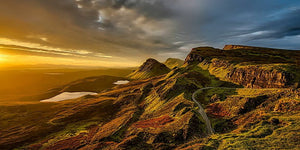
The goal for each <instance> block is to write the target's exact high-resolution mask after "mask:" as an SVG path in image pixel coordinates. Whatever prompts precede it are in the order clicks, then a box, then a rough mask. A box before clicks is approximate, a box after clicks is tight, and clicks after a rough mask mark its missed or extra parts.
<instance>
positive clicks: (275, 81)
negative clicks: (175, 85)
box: [185, 45, 300, 88]
mask: <svg viewBox="0 0 300 150" xmlns="http://www.w3.org/2000/svg"><path fill="white" fill-rule="evenodd" d="M224 49H226V50H233V49H237V50H236V51H224V50H220V49H214V48H210V47H201V48H194V49H193V50H192V51H191V52H190V54H189V55H188V56H187V57H186V59H185V64H187V65H192V64H193V65H195V64H196V65H197V64H199V66H200V67H202V69H204V70H209V72H210V73H211V74H212V75H215V76H217V77H219V78H220V79H221V80H225V81H230V82H233V83H236V84H240V85H243V86H245V87H251V88H283V87H295V86H298V82H299V81H298V80H297V78H298V76H299V71H297V70H298V69H299V66H298V65H297V59H298V58H299V56H300V55H299V51H295V52H294V53H293V52H292V51H288V53H290V54H289V56H284V55H283V54H284V53H285V52H284V50H281V51H279V50H274V51H275V52H276V53H283V54H282V58H284V57H285V58H287V57H291V58H290V60H287V59H282V60H279V57H278V58H276V57H275V56H274V58H272V57H273V56H272V55H270V54H268V53H270V52H269V51H271V52H272V49H267V48H265V49H263V48H262V49H260V48H259V47H250V46H240V45H226V46H225V47H224ZM266 49H267V50H268V53H267V54H264V50H266ZM260 52H261V53H260ZM293 55H294V56H293ZM264 57H265V61H263V59H264ZM249 58H251V59H249ZM247 59H249V60H247ZM273 59H274V60H273ZM276 59H277V60H276ZM269 60H270V61H277V62H276V63H278V64H279V63H280V64H279V65H276V64H275V63H272V62H268V61H269ZM286 68H293V69H286ZM289 71H290V72H289Z"/></svg>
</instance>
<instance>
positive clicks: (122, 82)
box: [114, 80, 129, 85]
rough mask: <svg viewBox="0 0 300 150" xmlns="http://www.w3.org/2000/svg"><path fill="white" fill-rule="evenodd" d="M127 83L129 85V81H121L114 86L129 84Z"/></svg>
mask: <svg viewBox="0 0 300 150" xmlns="http://www.w3.org/2000/svg"><path fill="white" fill-rule="evenodd" d="M127 83H129V81H128V80H119V81H116V82H114V84H116V85H121V84H127Z"/></svg>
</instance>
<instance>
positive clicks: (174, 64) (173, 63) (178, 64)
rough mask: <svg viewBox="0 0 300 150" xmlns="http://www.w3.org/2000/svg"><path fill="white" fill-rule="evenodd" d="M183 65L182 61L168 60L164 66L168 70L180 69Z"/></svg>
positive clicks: (176, 59)
mask: <svg viewBox="0 0 300 150" xmlns="http://www.w3.org/2000/svg"><path fill="white" fill-rule="evenodd" d="M183 63H184V60H181V59H178V58H168V59H167V60H166V61H165V62H164V64H165V65H166V66H167V67H168V68H170V69H173V68H174V67H181V66H182V65H183Z"/></svg>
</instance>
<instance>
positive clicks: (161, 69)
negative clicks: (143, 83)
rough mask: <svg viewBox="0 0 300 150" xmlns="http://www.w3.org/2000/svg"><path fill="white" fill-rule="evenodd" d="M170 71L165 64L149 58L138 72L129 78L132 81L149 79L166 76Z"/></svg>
mask: <svg viewBox="0 0 300 150" xmlns="http://www.w3.org/2000/svg"><path fill="white" fill-rule="evenodd" d="M169 71H170V69H169V68H168V67H167V66H166V65H165V64H163V63H160V62H158V61H157V60H155V59H153V58H149V59H147V60H146V62H144V63H143V64H142V65H141V66H140V67H139V68H138V69H137V70H135V71H134V72H133V73H131V74H130V75H129V76H128V77H129V78H131V79H147V78H150V77H154V76H158V75H162V74H166V73H168V72H169Z"/></svg>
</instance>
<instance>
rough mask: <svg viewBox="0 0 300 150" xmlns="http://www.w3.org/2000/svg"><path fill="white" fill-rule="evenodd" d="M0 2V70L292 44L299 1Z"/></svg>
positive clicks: (299, 35) (299, 21)
mask: <svg viewBox="0 0 300 150" xmlns="http://www.w3.org/2000/svg"><path fill="white" fill-rule="evenodd" d="M0 2H1V5H0V31H1V32H0V67H1V65H2V66H5V65H6V66H8V65H27V64H34V65H35V64H55V65H75V66H104V67H131V66H138V65H139V64H140V63H142V62H143V61H144V60H145V59H147V58H149V57H152V58H156V59H158V60H160V61H164V60H165V59H167V58H169V57H176V58H181V59H184V58H185V56H186V55H187V54H188V53H189V52H190V50H191V48H193V47H199V46H212V47H217V48H222V47H223V46H224V45H226V44H239V45H252V46H262V47H273V48H281V49H296V50H297V49H300V42H299V41H300V15H299V14H300V1H299V0H251V1H249V0H26V1H25V0H22V1H21V0H0Z"/></svg>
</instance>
